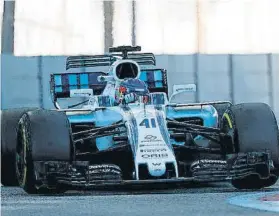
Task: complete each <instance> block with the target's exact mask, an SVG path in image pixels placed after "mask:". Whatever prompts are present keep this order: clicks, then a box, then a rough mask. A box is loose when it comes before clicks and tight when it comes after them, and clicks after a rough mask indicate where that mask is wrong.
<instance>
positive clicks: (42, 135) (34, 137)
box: [15, 110, 71, 194]
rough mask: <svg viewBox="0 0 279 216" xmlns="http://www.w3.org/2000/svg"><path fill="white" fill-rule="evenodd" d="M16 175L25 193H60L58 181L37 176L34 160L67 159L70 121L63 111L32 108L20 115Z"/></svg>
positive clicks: (69, 154) (61, 190)
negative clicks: (45, 179)
mask: <svg viewBox="0 0 279 216" xmlns="http://www.w3.org/2000/svg"><path fill="white" fill-rule="evenodd" d="M15 160H16V175H17V179H18V183H19V186H20V187H22V188H23V189H24V190H25V191H26V192H27V193H29V194H37V193H45V194H49V193H60V192H63V191H64V190H63V189H62V188H60V187H59V185H58V184H52V185H49V184H48V182H47V181H43V180H42V178H38V172H37V171H38V170H36V169H35V166H34V162H36V161H70V160H71V138H70V124H69V122H68V119H67V116H66V115H65V113H63V112H57V111H47V110H36V111H31V112H27V113H25V114H23V116H22V117H21V119H20V121H19V124H18V134H17V146H16V158H15Z"/></svg>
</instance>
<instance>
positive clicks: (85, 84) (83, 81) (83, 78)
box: [80, 74, 89, 89]
mask: <svg viewBox="0 0 279 216" xmlns="http://www.w3.org/2000/svg"><path fill="white" fill-rule="evenodd" d="M80 86H81V88H82V89H83V88H89V81H88V74H80Z"/></svg>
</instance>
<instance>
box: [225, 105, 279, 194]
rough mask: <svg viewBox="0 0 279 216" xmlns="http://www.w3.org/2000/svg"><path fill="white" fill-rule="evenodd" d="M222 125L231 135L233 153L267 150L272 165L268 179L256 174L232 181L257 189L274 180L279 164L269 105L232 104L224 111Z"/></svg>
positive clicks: (276, 177)
mask: <svg viewBox="0 0 279 216" xmlns="http://www.w3.org/2000/svg"><path fill="white" fill-rule="evenodd" d="M221 128H222V129H223V130H225V131H226V132H228V133H230V134H231V135H232V140H233V148H234V150H235V152H236V153H238V152H242V153H248V152H265V151H266V150H268V151H269V152H270V153H271V159H272V161H273V163H274V166H275V169H274V170H272V171H271V175H270V177H269V178H268V179H260V177H259V175H257V174H255V175H250V176H247V177H245V178H242V179H235V180H232V185H233V186H234V187H236V188H239V189H259V188H263V187H268V186H271V185H273V184H275V183H276V181H277V179H278V176H277V175H276V172H277V170H278V168H279V139H278V126H277V121H276V118H275V115H274V113H273V111H272V110H271V108H270V107H269V106H268V105H267V104H264V103H243V104H238V105H233V106H231V107H230V108H229V109H228V110H227V111H226V112H225V113H224V115H223V118H222V123H221Z"/></svg>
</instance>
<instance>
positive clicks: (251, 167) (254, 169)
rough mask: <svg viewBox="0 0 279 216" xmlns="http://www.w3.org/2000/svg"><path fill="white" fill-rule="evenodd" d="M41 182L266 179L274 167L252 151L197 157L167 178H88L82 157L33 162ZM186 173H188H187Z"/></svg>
mask: <svg viewBox="0 0 279 216" xmlns="http://www.w3.org/2000/svg"><path fill="white" fill-rule="evenodd" d="M35 166H36V170H39V171H40V173H37V175H36V176H40V178H41V179H40V180H42V182H44V184H43V185H41V186H48V187H49V186H51V182H50V181H49V179H52V180H55V181H52V183H53V182H55V184H57V183H58V184H61V185H65V186H68V187H71V188H96V187H106V188H107V187H110V186H112V187H113V188H115V187H118V186H120V187H122V186H129V185H138V186H141V185H169V184H184V183H191V182H192V183H201V182H221V181H229V180H232V179H241V178H245V177H246V176H249V175H258V177H259V178H260V179H267V178H269V177H270V175H271V172H270V171H271V170H272V169H273V164H272V161H271V160H270V157H269V153H265V152H251V153H247V154H237V155H231V156H230V157H229V158H228V159H227V160H207V159H203V160H196V161H194V162H193V163H192V164H191V166H190V171H189V173H186V175H185V176H182V177H178V178H176V177H175V178H169V179H160V178H157V179H146V180H119V179H115V180H91V179H92V178H90V175H89V174H88V173H89V172H88V170H89V169H90V164H89V163H86V162H84V161H82V162H75V164H69V163H66V162H57V161H49V162H39V161H38V162H35ZM187 174H188V176H187Z"/></svg>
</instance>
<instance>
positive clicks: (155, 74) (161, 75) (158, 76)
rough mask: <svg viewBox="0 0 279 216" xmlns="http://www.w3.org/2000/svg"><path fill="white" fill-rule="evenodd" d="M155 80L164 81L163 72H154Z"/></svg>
mask: <svg viewBox="0 0 279 216" xmlns="http://www.w3.org/2000/svg"><path fill="white" fill-rule="evenodd" d="M154 80H155V81H162V80H163V74H162V71H161V70H156V71H154Z"/></svg>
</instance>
